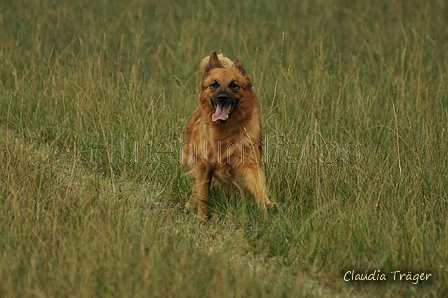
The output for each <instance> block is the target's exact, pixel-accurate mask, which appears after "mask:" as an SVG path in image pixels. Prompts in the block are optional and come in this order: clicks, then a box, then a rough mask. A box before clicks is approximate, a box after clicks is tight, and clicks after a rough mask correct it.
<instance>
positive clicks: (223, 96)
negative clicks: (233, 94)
mask: <svg viewBox="0 0 448 298" xmlns="http://www.w3.org/2000/svg"><path fill="white" fill-rule="evenodd" d="M228 98H229V97H228V96H227V94H225V93H220V94H218V96H217V99H218V103H226V102H227V99H228Z"/></svg>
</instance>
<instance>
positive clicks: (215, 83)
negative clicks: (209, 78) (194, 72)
mask: <svg viewBox="0 0 448 298" xmlns="http://www.w3.org/2000/svg"><path fill="white" fill-rule="evenodd" d="M209 87H210V89H212V91H214V90H216V89H217V88H218V87H219V83H218V82H217V81H213V83H211V84H210V86H209Z"/></svg>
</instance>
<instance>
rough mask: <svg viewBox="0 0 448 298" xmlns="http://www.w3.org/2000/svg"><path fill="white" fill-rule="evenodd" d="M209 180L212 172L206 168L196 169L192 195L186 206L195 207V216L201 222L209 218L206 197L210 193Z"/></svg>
mask: <svg viewBox="0 0 448 298" xmlns="http://www.w3.org/2000/svg"><path fill="white" fill-rule="evenodd" d="M211 180H212V172H211V170H210V169H209V168H208V167H198V168H197V169H196V175H195V179H194V185H193V193H192V194H191V198H190V202H189V203H188V204H187V205H190V206H197V216H198V217H199V218H200V219H202V220H206V219H208V218H209V217H210V212H209V209H208V198H207V195H208V192H209V191H210V185H211Z"/></svg>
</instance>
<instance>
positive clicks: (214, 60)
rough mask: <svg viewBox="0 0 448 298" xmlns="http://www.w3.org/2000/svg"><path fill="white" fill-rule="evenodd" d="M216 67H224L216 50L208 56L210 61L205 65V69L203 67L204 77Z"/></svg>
mask: <svg viewBox="0 0 448 298" xmlns="http://www.w3.org/2000/svg"><path fill="white" fill-rule="evenodd" d="M214 68H224V66H223V65H222V63H221V61H219V58H218V55H217V54H216V52H212V53H211V54H210V57H209V58H208V63H207V64H206V65H205V67H204V68H203V69H201V74H202V77H203V78H205V77H206V76H207V75H208V73H209V72H210V70H212V69H214Z"/></svg>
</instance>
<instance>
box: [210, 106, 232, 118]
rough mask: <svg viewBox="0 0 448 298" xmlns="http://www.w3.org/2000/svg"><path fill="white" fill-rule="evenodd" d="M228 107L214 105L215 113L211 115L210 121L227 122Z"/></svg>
mask: <svg viewBox="0 0 448 298" xmlns="http://www.w3.org/2000/svg"><path fill="white" fill-rule="evenodd" d="M230 107H231V105H225V106H222V105H220V104H218V105H216V111H215V113H214V114H213V115H212V121H218V120H227V115H228V114H229V111H230Z"/></svg>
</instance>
